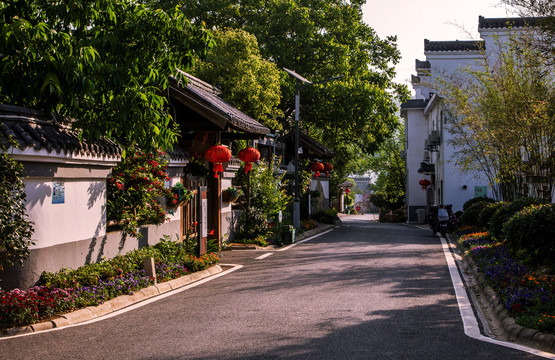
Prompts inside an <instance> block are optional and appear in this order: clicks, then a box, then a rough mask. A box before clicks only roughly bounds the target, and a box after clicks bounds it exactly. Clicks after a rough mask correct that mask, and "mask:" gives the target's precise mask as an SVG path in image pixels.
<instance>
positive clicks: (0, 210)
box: [0, 143, 34, 272]
mask: <svg viewBox="0 0 555 360" xmlns="http://www.w3.org/2000/svg"><path fill="white" fill-rule="evenodd" d="M10 144H11V146H17V144H16V143H10ZM6 145H7V144H3V143H0V272H2V271H3V270H4V266H13V265H15V264H23V261H24V260H25V259H27V257H28V256H29V246H30V245H32V244H33V243H34V242H33V241H32V240H31V236H32V235H33V227H32V224H31V222H30V221H29V220H28V218H27V211H26V209H25V201H26V198H27V195H26V194H25V184H24V183H23V165H22V164H21V163H19V162H17V161H15V160H14V159H13V158H12V157H11V156H10V155H9V154H8V153H7V152H6V151H7V146H6Z"/></svg>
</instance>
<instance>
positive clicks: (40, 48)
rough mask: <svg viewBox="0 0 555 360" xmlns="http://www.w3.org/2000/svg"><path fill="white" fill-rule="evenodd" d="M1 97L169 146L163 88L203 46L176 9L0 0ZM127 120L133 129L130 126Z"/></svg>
mask: <svg viewBox="0 0 555 360" xmlns="http://www.w3.org/2000/svg"><path fill="white" fill-rule="evenodd" d="M0 39H2V40H0V53H1V54H2V59H1V61H0V71H1V72H2V74H3V76H2V77H1V78H0V102H3V103H9V104H13V105H20V106H26V107H32V108H38V109H42V110H45V111H47V112H57V113H59V114H60V115H63V116H67V117H71V118H74V119H78V121H77V122H76V123H75V124H74V125H75V127H77V128H80V129H82V130H83V132H84V136H86V137H98V136H101V135H105V136H110V137H112V138H113V139H114V140H116V141H118V142H119V143H120V144H122V145H123V146H126V145H127V144H131V143H137V144H139V145H140V146H141V147H142V148H143V149H146V150H150V149H154V148H157V147H159V146H162V147H164V148H167V147H169V146H171V144H172V142H173V141H175V139H176V137H177V128H176V126H174V125H172V124H171V122H170V121H168V120H169V116H168V115H167V114H166V103H165V100H164V96H163V94H164V90H165V89H166V88H167V86H168V77H169V76H170V75H173V74H174V72H175V69H177V68H179V69H183V70H186V69H187V68H188V67H189V66H190V65H191V63H192V59H193V57H194V56H195V55H196V54H202V53H205V52H206V50H207V49H208V48H209V47H210V34H209V32H208V31H207V30H206V29H205V28H204V27H202V26H198V27H197V26H192V25H191V23H190V22H189V21H188V20H187V19H186V18H185V17H184V16H183V14H182V13H180V12H179V11H178V10H177V9H175V8H174V9H170V10H168V11H163V10H160V9H158V8H152V7H148V6H145V5H143V4H138V3H136V2H134V1H131V0H98V1H94V2H88V1H87V2H84V1H64V2H56V3H54V4H52V3H50V2H46V1H43V0H26V1H18V2H14V3H4V4H3V5H2V6H0ZM129 129H132V131H129Z"/></svg>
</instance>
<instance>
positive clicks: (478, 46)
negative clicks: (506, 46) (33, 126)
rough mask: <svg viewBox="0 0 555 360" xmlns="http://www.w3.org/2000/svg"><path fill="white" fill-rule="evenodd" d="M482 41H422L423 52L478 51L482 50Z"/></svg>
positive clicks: (483, 44) (483, 46)
mask: <svg viewBox="0 0 555 360" xmlns="http://www.w3.org/2000/svg"><path fill="white" fill-rule="evenodd" d="M485 47H486V44H485V43H484V41H483V40H464V41H460V40H455V41H430V40H428V39H424V51H479V50H484V49H485Z"/></svg>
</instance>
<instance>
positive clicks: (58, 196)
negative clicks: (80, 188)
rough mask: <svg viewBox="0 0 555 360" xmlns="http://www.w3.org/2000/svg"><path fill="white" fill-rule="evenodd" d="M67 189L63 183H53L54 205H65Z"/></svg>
mask: <svg viewBox="0 0 555 360" xmlns="http://www.w3.org/2000/svg"><path fill="white" fill-rule="evenodd" d="M65 192H66V187H65V184H64V182H63V181H52V204H63V203H64V201H65Z"/></svg>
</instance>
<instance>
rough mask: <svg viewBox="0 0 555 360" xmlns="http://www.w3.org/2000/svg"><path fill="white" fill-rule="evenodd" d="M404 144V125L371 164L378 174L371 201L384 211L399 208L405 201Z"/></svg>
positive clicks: (386, 142) (382, 147)
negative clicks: (402, 152)
mask: <svg viewBox="0 0 555 360" xmlns="http://www.w3.org/2000/svg"><path fill="white" fill-rule="evenodd" d="M403 144H404V131H403V126H402V125H401V128H400V129H399V131H398V132H397V133H396V136H395V137H394V138H392V139H388V140H386V141H385V142H384V143H383V144H382V146H381V147H380V151H379V152H378V153H377V154H376V156H375V157H374V158H373V160H372V164H371V165H370V167H371V169H372V171H373V172H375V173H377V174H378V178H377V180H376V183H375V184H374V185H373V186H372V187H373V189H374V193H373V194H372V195H370V201H372V203H374V205H376V206H377V207H379V208H380V209H383V211H392V210H397V209H399V208H401V207H403V205H404V203H405V183H406V175H405V165H406V164H405V161H404V160H403V159H402V158H401V151H402V150H403Z"/></svg>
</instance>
